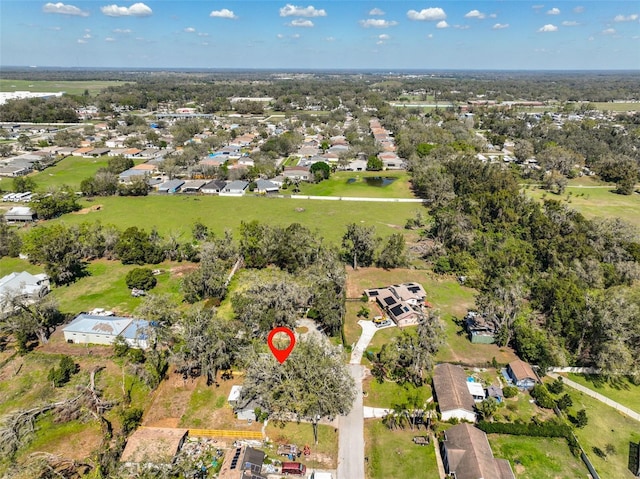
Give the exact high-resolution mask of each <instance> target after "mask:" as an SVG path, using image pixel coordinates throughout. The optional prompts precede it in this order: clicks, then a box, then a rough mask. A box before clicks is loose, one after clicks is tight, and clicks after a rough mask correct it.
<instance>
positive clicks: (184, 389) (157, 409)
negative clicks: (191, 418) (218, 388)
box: [143, 372, 203, 427]
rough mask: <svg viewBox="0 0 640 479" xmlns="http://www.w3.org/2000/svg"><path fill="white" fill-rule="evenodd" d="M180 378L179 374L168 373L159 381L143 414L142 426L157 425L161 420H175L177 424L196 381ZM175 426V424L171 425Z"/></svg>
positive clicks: (199, 379)
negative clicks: (164, 378) (163, 379)
mask: <svg viewBox="0 0 640 479" xmlns="http://www.w3.org/2000/svg"><path fill="white" fill-rule="evenodd" d="M201 380H203V378H198V379H196V380H192V379H187V380H186V381H185V380H183V379H182V375H181V374H176V373H173V372H171V373H169V377H168V378H167V379H166V380H165V381H162V382H161V383H160V385H159V386H158V388H157V389H156V391H155V393H154V394H153V397H152V398H151V402H150V404H149V407H148V408H147V410H146V411H145V414H144V421H143V425H144V426H152V425H153V426H157V425H158V423H162V422H163V421H175V424H176V426H177V424H178V422H179V421H180V418H181V417H182V415H183V414H184V412H185V411H186V410H187V406H188V405H189V401H190V400H191V394H193V391H194V390H195V389H196V387H197V383H198V381H201ZM172 427H175V426H172Z"/></svg>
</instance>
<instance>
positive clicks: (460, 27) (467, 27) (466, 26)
mask: <svg viewBox="0 0 640 479" xmlns="http://www.w3.org/2000/svg"><path fill="white" fill-rule="evenodd" d="M453 28H455V29H457V30H469V29H470V28H471V27H470V26H469V25H454V26H453Z"/></svg>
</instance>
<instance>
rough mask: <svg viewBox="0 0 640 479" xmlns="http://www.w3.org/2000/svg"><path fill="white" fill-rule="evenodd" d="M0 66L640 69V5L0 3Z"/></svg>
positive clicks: (239, 0)
mask: <svg viewBox="0 0 640 479" xmlns="http://www.w3.org/2000/svg"><path fill="white" fill-rule="evenodd" d="M113 1H115V2H116V3H112V2H113ZM0 65H37V66H67V67H129V68H135V67H140V68H142V67H156V68H186V67H191V68H290V69H309V68H316V69H328V68H340V69H344V68H347V69H348V68H372V69H403V68H404V69H409V68H411V69H506V70H510V69H516V70H520V69H534V70H535V69H554V70H556V69H560V70H565V69H603V70H606V69H640V2H638V1H578V0H577V1H570V2H569V1H554V2H546V1H544V2H541V1H538V2H528V1H484V2H481V1H473V2H469V1H451V0H449V1H433V2H432V1H426V2H425V1H400V0H398V1H389V0H387V1H382V2H380V1H379V2H376V1H335V0H334V1H322V2H320V1H317V2H316V1H311V2H297V1H293V2H291V3H288V2H287V1H281V2H275V1H272V0H262V1H245V0H214V1H203V0H199V1H188V0H187V1H173V0H156V1H154V0H145V1H144V2H135V1H134V2H122V1H120V0H105V1H96V0H92V1H75V0H64V1H61V2H58V1H52V2H43V1H34V0H0Z"/></svg>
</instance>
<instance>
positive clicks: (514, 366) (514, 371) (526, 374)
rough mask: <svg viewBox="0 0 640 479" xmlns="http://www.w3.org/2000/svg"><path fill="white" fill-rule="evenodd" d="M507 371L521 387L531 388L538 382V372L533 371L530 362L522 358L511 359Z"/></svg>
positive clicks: (514, 382)
mask: <svg viewBox="0 0 640 479" xmlns="http://www.w3.org/2000/svg"><path fill="white" fill-rule="evenodd" d="M507 373H508V374H509V377H510V378H511V380H512V381H513V384H515V385H516V386H518V387H519V388H521V389H531V388H533V386H535V385H536V383H537V382H538V379H537V377H536V373H534V372H533V369H531V366H529V363H525V362H524V361H522V360H521V359H517V360H515V361H511V362H510V363H509V365H508V366H507Z"/></svg>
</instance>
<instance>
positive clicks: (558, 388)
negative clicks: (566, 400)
mask: <svg viewBox="0 0 640 479" xmlns="http://www.w3.org/2000/svg"><path fill="white" fill-rule="evenodd" d="M547 389H548V390H549V392H550V393H552V394H560V393H561V392H562V391H564V381H563V380H562V377H558V378H557V379H556V380H554V381H552V382H550V383H549V384H547Z"/></svg>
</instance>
